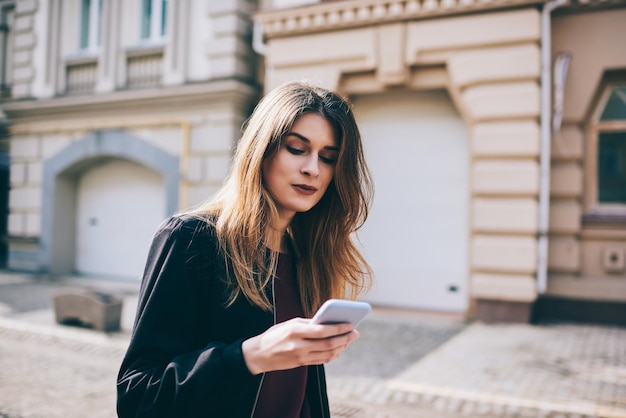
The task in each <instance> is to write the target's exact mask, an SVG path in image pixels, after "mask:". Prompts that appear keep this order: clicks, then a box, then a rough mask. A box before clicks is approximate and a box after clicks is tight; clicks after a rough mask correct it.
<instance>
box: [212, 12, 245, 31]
mask: <svg viewBox="0 0 626 418" xmlns="http://www.w3.org/2000/svg"><path fill="white" fill-rule="evenodd" d="M211 23H212V24H213V26H212V27H213V33H214V34H215V36H220V37H221V36H240V35H244V34H247V33H249V32H250V30H251V29H250V26H249V25H250V23H249V22H248V20H247V19H246V18H245V17H244V16H242V15H239V14H234V13H233V14H225V15H221V16H215V17H213V19H211Z"/></svg>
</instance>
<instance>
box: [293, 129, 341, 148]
mask: <svg viewBox="0 0 626 418" xmlns="http://www.w3.org/2000/svg"><path fill="white" fill-rule="evenodd" d="M292 135H293V136H295V137H296V138H298V139H299V140H300V141H302V142H306V143H307V144H310V143H311V140H309V138H307V137H306V136H304V135H302V134H299V133H297V132H293V131H291V132H287V135H286V136H292ZM324 149H326V150H328V151H339V147H335V146H333V145H328V146H325V147H324Z"/></svg>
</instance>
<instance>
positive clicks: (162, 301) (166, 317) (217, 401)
mask: <svg viewBox="0 0 626 418" xmlns="http://www.w3.org/2000/svg"><path fill="white" fill-rule="evenodd" d="M194 234H195V232H194V228H192V227H191V226H189V225H186V224H185V222H184V221H182V220H181V219H180V218H170V219H169V220H168V221H166V222H165V223H164V224H163V225H162V226H161V227H160V228H159V230H158V231H157V233H156V235H155V237H154V239H153V242H152V245H151V247H150V251H149V255H148V260H147V263H146V268H145V271H144V276H143V279H142V286H141V292H140V296H139V306H138V309H137V318H136V320H135V326H134V329H133V335H132V337H131V341H130V345H129V348H128V351H127V352H126V356H125V358H124V360H123V362H122V365H121V368H120V371H119V375H118V380H117V394H118V396H117V411H118V416H119V417H120V418H127V417H178V418H183V417H190V416H197V415H199V412H204V414H206V416H212V414H211V413H210V411H211V410H212V409H215V410H225V409H227V408H226V407H227V405H228V404H229V403H233V402H237V401H238V399H237V395H238V394H241V393H242V389H243V388H244V387H246V386H247V385H254V384H257V385H258V384H259V380H260V377H259V376H253V375H251V374H250V372H249V371H248V368H247V367H246V365H245V361H244V359H243V353H242V351H241V344H242V342H243V341H242V340H239V341H236V342H234V343H231V344H224V343H220V342H217V341H216V342H210V343H209V344H208V345H206V346H201V345H200V344H201V343H198V340H199V338H198V329H200V328H202V327H206V326H207V324H206V322H207V321H215V320H218V321H219V320H220V319H219V318H201V317H200V314H199V312H206V310H199V309H198V301H199V298H198V294H197V293H198V288H197V284H196V283H197V280H194V279H196V278H195V277H194V271H193V269H192V268H191V267H190V265H191V264H193V263H190V262H189V260H190V258H191V256H192V255H193V254H191V252H190V246H191V243H192V240H193V239H194ZM216 256H217V254H216ZM196 274H197V273H196ZM209 280H210V279H209Z"/></svg>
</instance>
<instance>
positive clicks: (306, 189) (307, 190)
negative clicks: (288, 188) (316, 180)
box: [293, 184, 317, 196]
mask: <svg viewBox="0 0 626 418" xmlns="http://www.w3.org/2000/svg"><path fill="white" fill-rule="evenodd" d="M293 188H294V189H296V190H297V191H298V192H299V193H302V194H305V195H307V196H310V195H312V194H313V193H315V192H316V191H317V188H315V187H313V186H307V185H306V184H294V185H293Z"/></svg>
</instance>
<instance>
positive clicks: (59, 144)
mask: <svg viewBox="0 0 626 418" xmlns="http://www.w3.org/2000/svg"><path fill="white" fill-rule="evenodd" d="M71 143H72V139H71V138H70V137H69V136H68V135H64V134H58V135H48V136H46V137H45V138H43V139H42V141H41V155H42V156H43V159H44V160H45V159H48V158H51V157H53V156H54V155H56V154H57V153H58V152H59V151H61V150H62V149H64V148H65V147H67V146H69V145H70V144H71Z"/></svg>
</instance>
